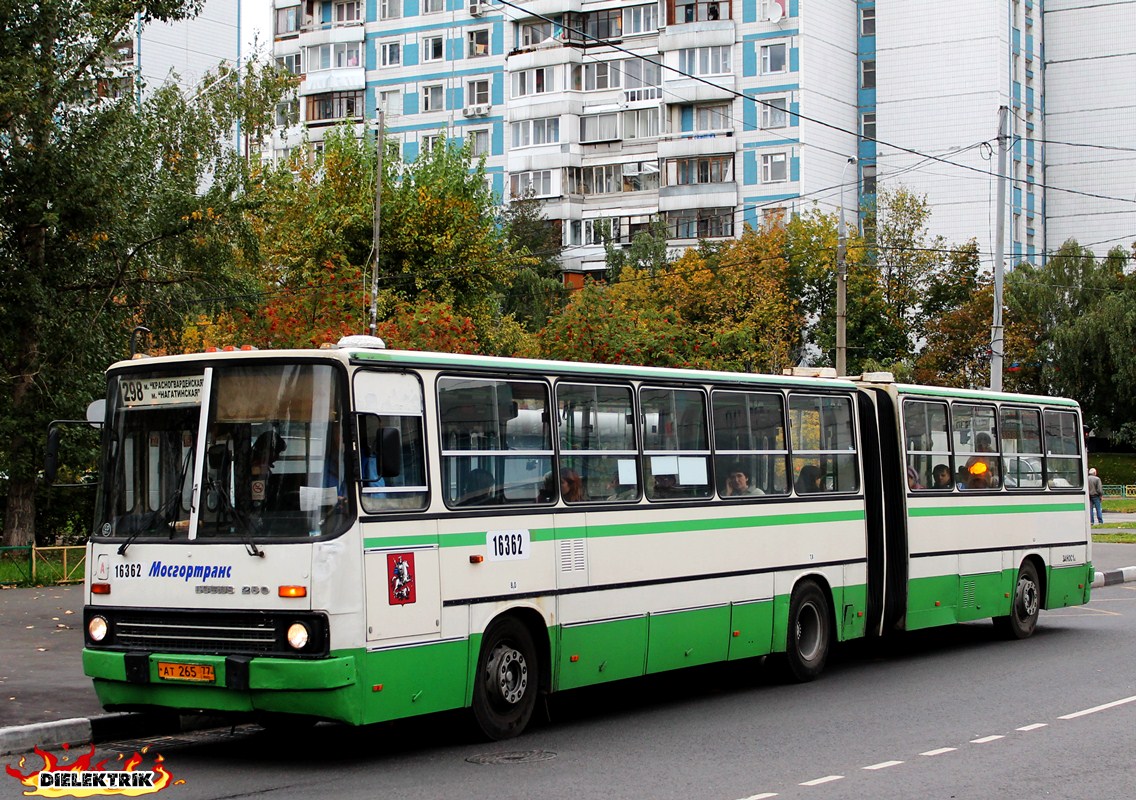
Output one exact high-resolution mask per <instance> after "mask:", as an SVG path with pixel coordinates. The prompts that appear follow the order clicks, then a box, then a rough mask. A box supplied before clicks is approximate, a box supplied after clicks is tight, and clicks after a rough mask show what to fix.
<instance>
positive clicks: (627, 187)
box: [623, 161, 659, 192]
mask: <svg viewBox="0 0 1136 800" xmlns="http://www.w3.org/2000/svg"><path fill="white" fill-rule="evenodd" d="M658 188H659V165H658V163H657V162H655V161H631V162H629V163H627V164H624V165H623V191H625V192H647V191H651V190H654V189H658Z"/></svg>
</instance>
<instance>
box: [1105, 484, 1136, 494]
mask: <svg viewBox="0 0 1136 800" xmlns="http://www.w3.org/2000/svg"><path fill="white" fill-rule="evenodd" d="M1101 489H1102V491H1103V492H1104V496H1105V497H1136V483H1130V484H1128V485H1127V486H1121V485H1120V484H1114V485H1112V486H1102V487H1101Z"/></svg>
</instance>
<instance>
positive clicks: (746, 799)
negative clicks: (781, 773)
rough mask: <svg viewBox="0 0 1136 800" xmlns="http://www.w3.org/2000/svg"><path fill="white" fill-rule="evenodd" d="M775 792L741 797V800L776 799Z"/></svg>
mask: <svg viewBox="0 0 1136 800" xmlns="http://www.w3.org/2000/svg"><path fill="white" fill-rule="evenodd" d="M776 796H777V792H766V793H765V794H751V795H750V796H749V797H743V798H742V800H769V798H770V797H776Z"/></svg>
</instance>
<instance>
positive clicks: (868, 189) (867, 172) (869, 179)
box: [860, 164, 876, 194]
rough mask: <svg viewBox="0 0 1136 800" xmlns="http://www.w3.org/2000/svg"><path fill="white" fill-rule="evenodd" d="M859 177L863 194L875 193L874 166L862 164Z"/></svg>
mask: <svg viewBox="0 0 1136 800" xmlns="http://www.w3.org/2000/svg"><path fill="white" fill-rule="evenodd" d="M860 176H861V178H862V180H863V186H864V194H875V193H876V165H875V164H864V165H863V166H861V167H860Z"/></svg>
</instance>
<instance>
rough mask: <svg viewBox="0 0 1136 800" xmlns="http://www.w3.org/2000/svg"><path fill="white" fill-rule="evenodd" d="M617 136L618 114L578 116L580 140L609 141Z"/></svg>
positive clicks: (584, 141)
mask: <svg viewBox="0 0 1136 800" xmlns="http://www.w3.org/2000/svg"><path fill="white" fill-rule="evenodd" d="M618 138H619V114H593V115H591V116H587V117H580V142H581V143H583V144H587V143H589V142H611V141H614V140H616V139H618Z"/></svg>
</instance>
